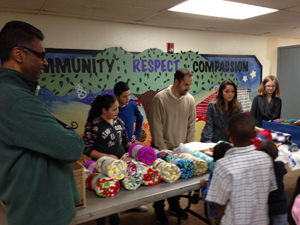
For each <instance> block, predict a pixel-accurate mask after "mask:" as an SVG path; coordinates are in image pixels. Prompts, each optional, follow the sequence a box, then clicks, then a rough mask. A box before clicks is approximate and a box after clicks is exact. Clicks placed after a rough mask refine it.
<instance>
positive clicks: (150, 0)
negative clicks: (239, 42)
mask: <svg viewBox="0 0 300 225" xmlns="http://www.w3.org/2000/svg"><path fill="white" fill-rule="evenodd" d="M183 1H184V0H25V1H24V0H23V1H21V0H1V1H0V15H1V11H2V12H20V13H31V14H38V15H55V16H66V17H75V18H85V19H93V20H101V21H111V22H122V23H129V24H142V25H150V26H159V27H170V28H181V29H192V30H201V31H217V32H229V33H239V34H248V35H258V36H281V37H289V38H300V0H231V1H234V2H241V3H248V4H252V5H258V6H265V7H269V8H275V9H279V11H278V12H275V13H271V14H268V15H263V16H258V17H254V18H250V19H247V20H232V19H222V18H214V17H208V16H197V15H192V14H183V13H175V12H169V11H168V10H167V9H168V8H170V7H172V6H174V5H177V4H178V3H180V2H183Z"/></svg>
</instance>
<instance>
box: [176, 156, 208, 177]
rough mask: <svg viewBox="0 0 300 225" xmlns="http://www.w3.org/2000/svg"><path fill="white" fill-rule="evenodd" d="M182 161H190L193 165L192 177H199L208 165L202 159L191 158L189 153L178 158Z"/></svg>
mask: <svg viewBox="0 0 300 225" xmlns="http://www.w3.org/2000/svg"><path fill="white" fill-rule="evenodd" d="M178 157H179V158H182V159H188V160H190V161H191V162H192V163H193V165H194V174H193V175H201V174H203V173H205V172H206V171H207V167H208V164H207V162H205V161H204V160H203V159H200V158H198V157H196V156H193V155H191V154H189V153H181V154H179V156H178Z"/></svg>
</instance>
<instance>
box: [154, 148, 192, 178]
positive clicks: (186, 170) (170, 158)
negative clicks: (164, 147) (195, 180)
mask: <svg viewBox="0 0 300 225" xmlns="http://www.w3.org/2000/svg"><path fill="white" fill-rule="evenodd" d="M157 157H158V158H161V159H163V160H165V161H166V162H169V163H173V164H175V165H176V166H178V167H179V168H180V170H181V176H180V178H182V179H187V178H190V177H192V176H193V174H194V164H193V163H192V162H191V161H190V160H187V159H180V158H178V156H177V155H175V154H174V155H173V154H170V153H167V152H159V153H157Z"/></svg>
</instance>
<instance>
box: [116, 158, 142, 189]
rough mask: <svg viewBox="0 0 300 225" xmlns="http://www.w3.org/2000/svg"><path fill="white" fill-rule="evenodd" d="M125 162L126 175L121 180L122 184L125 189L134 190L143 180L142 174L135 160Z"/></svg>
mask: <svg viewBox="0 0 300 225" xmlns="http://www.w3.org/2000/svg"><path fill="white" fill-rule="evenodd" d="M126 163H127V175H126V176H125V177H124V179H123V180H122V181H121V184H122V186H123V187H124V188H125V189H126V190H136V189H137V188H138V187H139V186H141V184H142V182H143V174H142V170H141V168H140V166H139V165H138V164H137V162H134V161H131V162H126Z"/></svg>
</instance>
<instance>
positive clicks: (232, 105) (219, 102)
mask: <svg viewBox="0 0 300 225" xmlns="http://www.w3.org/2000/svg"><path fill="white" fill-rule="evenodd" d="M228 85H231V86H233V88H234V93H235V94H234V98H233V99H232V101H231V102H229V103H228V107H229V111H230V116H231V115H232V114H235V113H238V112H239V111H240V103H239V101H238V100H237V87H236V85H235V83H234V82H233V81H232V80H224V81H223V82H222V83H221V84H220V87H219V90H218V94H217V97H216V107H217V109H218V110H219V112H220V113H221V114H222V115H223V114H224V112H225V101H224V97H223V90H224V89H225V88H226V87H227V86H228Z"/></svg>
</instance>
